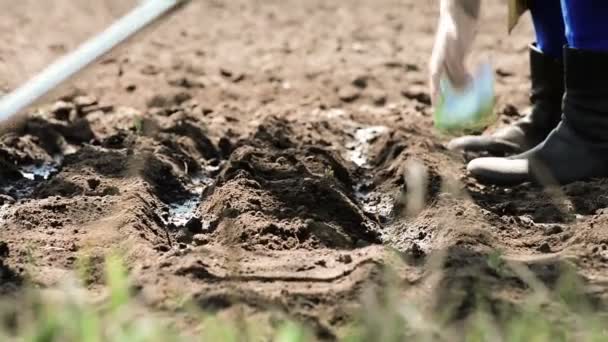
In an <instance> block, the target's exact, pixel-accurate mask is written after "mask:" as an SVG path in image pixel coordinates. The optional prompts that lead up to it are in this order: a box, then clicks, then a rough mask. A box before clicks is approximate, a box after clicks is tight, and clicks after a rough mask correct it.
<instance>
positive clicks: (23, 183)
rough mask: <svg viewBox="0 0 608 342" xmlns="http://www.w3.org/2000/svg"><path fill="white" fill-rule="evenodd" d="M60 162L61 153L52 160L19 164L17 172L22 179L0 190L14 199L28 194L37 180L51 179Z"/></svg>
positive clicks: (32, 190)
mask: <svg viewBox="0 0 608 342" xmlns="http://www.w3.org/2000/svg"><path fill="white" fill-rule="evenodd" d="M62 164H63V155H55V156H54V157H53V161H52V162H47V163H43V164H31V165H23V166H20V167H19V172H20V173H21V176H22V177H23V179H22V180H20V181H17V182H15V184H11V185H8V186H5V187H2V188H1V189H0V191H1V192H2V193H5V194H7V195H9V196H11V197H13V198H14V199H20V198H24V197H27V196H30V195H31V194H32V193H33V192H34V190H35V188H36V186H37V185H38V182H40V181H45V180H49V179H51V178H52V177H53V176H54V175H55V174H57V173H58V172H59V170H60V169H61V165H62Z"/></svg>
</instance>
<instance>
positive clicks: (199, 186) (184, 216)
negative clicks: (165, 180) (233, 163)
mask: <svg viewBox="0 0 608 342" xmlns="http://www.w3.org/2000/svg"><path fill="white" fill-rule="evenodd" d="M219 169H220V166H219V165H218V166H208V167H206V168H205V169H204V171H203V172H202V173H199V174H197V175H194V176H193V177H192V179H191V181H192V188H191V190H190V195H189V196H188V197H187V198H185V199H180V200H179V201H176V202H173V203H169V204H168V217H167V218H166V219H164V223H165V224H166V225H172V226H175V227H183V226H185V225H186V224H187V223H188V222H189V221H190V220H191V219H192V218H193V217H194V215H195V214H196V209H197V208H198V206H199V204H200V203H201V196H202V194H203V191H204V190H205V188H206V187H208V186H211V185H213V183H215V179H213V178H211V177H210V176H209V174H211V173H213V172H217V171H219Z"/></svg>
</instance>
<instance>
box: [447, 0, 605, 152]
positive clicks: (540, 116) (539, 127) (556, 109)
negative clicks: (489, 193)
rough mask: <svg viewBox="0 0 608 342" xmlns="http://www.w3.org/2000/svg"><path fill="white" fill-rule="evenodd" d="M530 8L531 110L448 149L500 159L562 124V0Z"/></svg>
mask: <svg viewBox="0 0 608 342" xmlns="http://www.w3.org/2000/svg"><path fill="white" fill-rule="evenodd" d="M607 1H608V0H607ZM529 5H530V6H529V7H530V11H531V12H532V19H533V22H534V28H535V30H536V44H532V45H531V46H530V56H529V58H530V78H531V82H532V84H531V91H530V102H531V103H532V111H531V112H530V113H529V114H528V115H526V116H525V117H523V118H521V119H520V120H518V121H516V122H514V123H513V124H511V125H509V126H506V127H504V128H502V129H500V130H498V131H496V132H494V133H493V134H489V135H481V136H479V135H469V136H464V137H459V138H456V139H454V140H452V141H451V142H450V143H449V144H448V148H449V149H451V150H462V151H471V152H488V153H489V154H491V155H500V156H502V155H512V154H516V153H522V152H524V151H527V150H529V149H531V148H533V147H535V146H536V145H538V144H539V143H541V142H542V141H543V140H545V138H546V137H547V135H548V134H549V132H551V130H553V128H555V126H557V124H558V123H559V121H560V119H561V113H562V110H561V106H562V97H563V95H564V76H563V71H564V66H563V63H562V53H563V47H564V45H565V44H566V38H565V33H564V32H565V28H564V19H563V15H562V10H561V5H560V0H534V1H530V4H529Z"/></svg>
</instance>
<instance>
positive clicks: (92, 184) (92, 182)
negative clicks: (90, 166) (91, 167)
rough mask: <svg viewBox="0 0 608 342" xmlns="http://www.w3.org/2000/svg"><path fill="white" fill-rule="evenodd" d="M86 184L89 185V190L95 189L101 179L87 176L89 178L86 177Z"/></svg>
mask: <svg viewBox="0 0 608 342" xmlns="http://www.w3.org/2000/svg"><path fill="white" fill-rule="evenodd" d="M87 184H88V185H89V188H90V189H91V190H95V189H97V187H98V186H99V184H101V181H100V180H99V179H97V178H89V179H87Z"/></svg>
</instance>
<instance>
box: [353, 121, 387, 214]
mask: <svg viewBox="0 0 608 342" xmlns="http://www.w3.org/2000/svg"><path fill="white" fill-rule="evenodd" d="M388 132H389V128H388V127H386V126H369V127H364V128H359V129H357V130H356V131H355V134H354V136H355V140H354V141H353V142H351V143H350V144H348V145H347V148H349V149H350V151H349V153H348V159H349V160H351V161H352V162H353V163H355V164H356V165H357V166H359V167H360V168H363V169H371V166H370V165H369V158H370V156H369V153H370V149H371V145H372V144H373V142H374V141H375V140H376V139H378V138H379V137H381V136H382V135H384V134H386V133H388ZM364 183H365V180H364V181H362V182H360V183H359V184H356V185H355V186H354V188H353V190H354V191H355V198H356V199H357V201H359V203H361V208H362V209H363V210H364V211H365V212H367V213H370V214H374V215H377V216H379V217H380V218H381V220H388V218H389V217H390V216H391V213H392V211H393V207H394V199H393V196H391V195H390V194H387V193H382V192H379V191H369V190H364V189H365V188H366V187H365V186H364Z"/></svg>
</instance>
